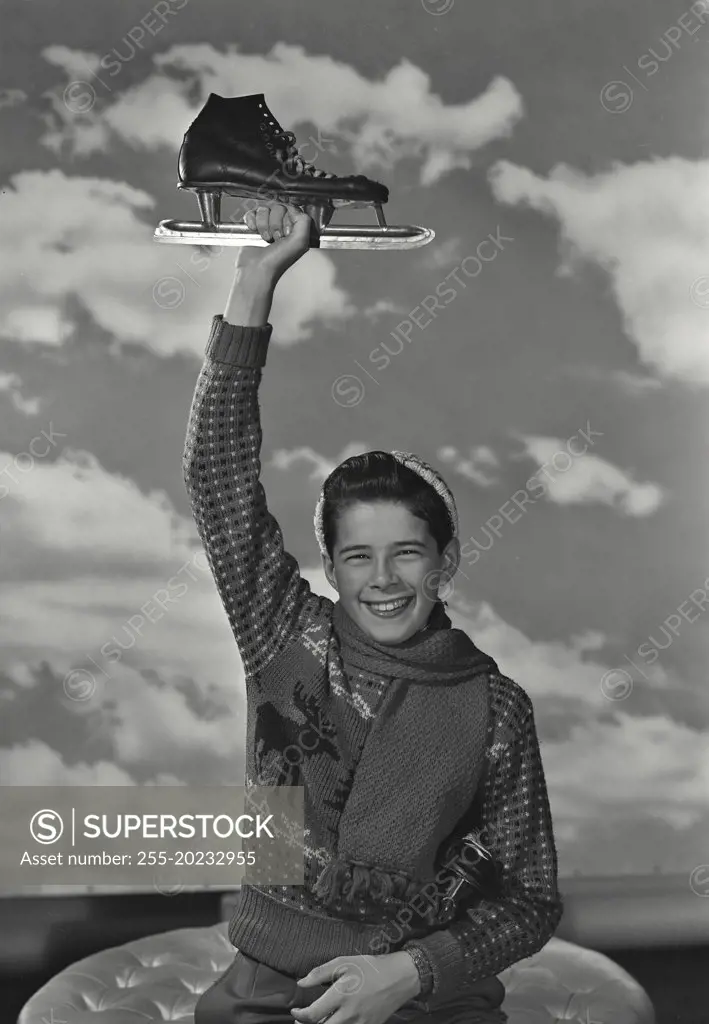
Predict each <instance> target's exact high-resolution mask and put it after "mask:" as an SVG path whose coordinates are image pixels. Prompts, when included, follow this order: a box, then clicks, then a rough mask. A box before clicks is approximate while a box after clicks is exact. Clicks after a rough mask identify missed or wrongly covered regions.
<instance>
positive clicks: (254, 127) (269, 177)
mask: <svg viewBox="0 0 709 1024" xmlns="http://www.w3.org/2000/svg"><path fill="white" fill-rule="evenodd" d="M178 174H179V182H178V188H181V189H188V190H190V191H193V192H195V193H196V196H197V200H198V203H199V209H200V216H201V221H200V222H199V223H195V222H187V221H161V222H160V224H159V226H158V228H157V230H156V232H155V239H156V240H157V241H160V242H182V243H188V244H197V245H200V244H201V245H215V244H218V245H268V244H269V243H267V242H265V241H264V240H263V239H262V238H261V236H260V235H259V233H258V232H257V231H251V230H250V229H249V228H247V227H246V226H245V225H244V224H243V223H236V222H235V220H234V219H232V220H231V221H230V222H229V223H226V224H225V223H222V219H221V199H222V195H223V194H224V193H226V194H227V195H231V196H238V197H242V198H243V199H245V200H246V202H245V203H242V204H240V208H239V210H238V212H237V218H238V220H240V221H242V220H243V216H244V213H245V212H246V211H248V210H253V209H255V207H256V206H257V205H258V202H259V200H278V201H281V202H283V203H291V204H294V205H296V206H299V207H300V208H301V209H304V210H305V211H306V212H307V213H308V214H309V215H310V217H311V218H312V221H313V233H312V237H311V244H312V245H313V246H322V247H326V248H367V249H369V248H373V249H380V248H397V249H401V248H413V247H416V246H419V245H425V244H426V243H427V242H429V241H431V239H432V238H433V237H434V236H433V232H432V231H430V230H428V229H426V228H419V227H417V226H404V227H397V226H391V227H390V226H387V224H386V220H385V219H384V213H383V211H382V204H383V203H386V202H387V200H388V198H389V190H388V189H387V187H386V186H385V185H382V184H380V183H379V182H377V181H372V180H371V179H370V178H367V177H365V176H364V175H362V174H358V175H351V176H346V177H340V176H338V175H335V174H330V173H328V172H327V171H324V170H321V169H319V168H317V167H316V166H315V165H314V164H312V163H309V162H308V161H307V160H304V159H303V158H302V157H301V156H300V154H299V153H298V149H297V146H296V139H295V135H294V134H293V132H290V131H285V130H284V129H283V128H282V127H281V125H280V124H279V123H278V121H277V120H276V119H275V117H274V116H273V114H272V113H271V111H270V110H269V109H268V107H267V105H266V102H265V99H264V96H263V93H254V94H252V95H249V96H237V97H233V98H225V97H222V96H218V95H217V94H216V93H210V95H209V98H208V100H207V102H206V104H205V105H204V107H203V108H202V110H201V111H200V113H199V114H198V115H197V117H196V118H195V120H194V121H193V122H192V124H191V125H190V127H189V128H188V130H187V132H186V133H185V136H184V139H183V142H182V146H181V149H180V154H179V159H178ZM341 206H354V207H369V206H373V207H374V208H375V211H376V216H377V227H358V226H354V225H348V226H342V227H339V228H328V224H329V223H330V220H331V218H332V216H333V213H334V212H335V208H336V207H341Z"/></svg>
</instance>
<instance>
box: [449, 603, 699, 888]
mask: <svg viewBox="0 0 709 1024" xmlns="http://www.w3.org/2000/svg"><path fill="white" fill-rule="evenodd" d="M448 611H449V614H450V617H451V620H452V623H453V625H454V626H455V627H457V628H459V629H463V630H464V631H465V632H466V633H467V634H468V636H470V637H471V638H472V640H473V641H474V643H475V644H476V646H477V647H479V648H480V649H481V650H483V651H485V652H486V653H489V654H491V655H492V657H493V658H494V659H495V661H496V662H497V664H498V666H499V667H500V670H501V671H502V672H503V673H504V674H505V675H507V676H509V677H511V678H512V679H514V680H515V682H517V683H518V684H519V685H520V686H522V687H523V689H524V690H525V691H526V692H527V693H528V694H529V696H530V697H531V699H532V702H533V704H534V707H535V720H536V724H537V729H538V731H539V730H544V729H545V727H548V725H549V724H550V722H551V719H552V717H553V715H554V712H555V710H556V714H557V715H558V716H559V718H560V722H559V724H558V725H556V726H555V731H556V736H555V737H554V738H544V739H543V741H542V756H543V761H544V770H545V774H546V778H547V785H548V788H549V793H550V799H551V801H552V807H553V813H554V822H555V831H557V832H558V835H559V837H560V838H563V842H564V845H565V846H566V851H565V856H566V857H567V858H568V859H570V860H572V861H573V860H575V859H576V858H577V857H578V858H579V859H583V851H581V850H576V851H575V850H574V843H575V842H576V841H577V840H578V839H579V837H580V835H581V833H582V831H583V829H584V828H587V827H588V826H589V824H590V823H592V822H594V821H598V820H600V819H601V818H606V817H610V818H611V819H612V820H613V821H615V822H617V823H618V824H619V825H622V824H626V825H628V826H629V829H628V843H629V847H628V849H629V850H632V844H633V834H634V832H635V831H636V829H637V824H638V820H639V819H644V818H651V819H656V820H658V821H662V822H668V823H670V824H671V825H672V826H673V827H674V828H675V829H678V830H682V829H685V828H689V827H690V826H692V825H694V824H695V823H696V822H698V821H701V820H702V819H703V817H704V816H705V815H706V811H707V807H706V794H707V792H709V758H707V756H706V751H707V750H708V749H709V731H708V730H707V729H706V728H704V729H703V730H702V727H701V725H697V727H690V726H688V725H686V724H683V723H680V722H677V721H675V720H674V719H673V718H672V716H671V713H670V709H671V703H672V695H673V692H675V693H676V690H677V688H678V687H680V686H681V685H682V684H681V683H680V682H679V681H678V680H675V679H671V678H668V677H667V676H665V675H664V673H662V672H661V671H660V672H657V673H655V675H654V676H652V677H649V676H648V677H646V678H645V679H644V680H642V681H641V683H640V684H637V685H636V689H631V690H630V692H629V693H628V694H627V699H624V700H620V699H613V696H614V693H616V694H618V693H619V691H614V690H613V689H612V688H611V689H610V691H609V688H608V686H607V685H606V686H605V687H604V680H607V678H608V675H607V674H608V673H609V671H611V666H609V665H607V664H605V663H604V662H603V661H602V660H600V659H599V658H598V657H597V656H594V654H593V652H594V651H599V650H600V649H601V648H602V647H603V646H604V642H605V638H604V636H603V634H601V633H600V632H598V631H595V630H594V631H586V632H584V633H581V634H579V635H578V636H573V637H570V638H569V639H568V640H567V641H559V640H552V641H545V640H533V639H531V638H530V637H528V636H527V635H525V633H524V632H523V631H522V630H520V629H517V628H516V627H514V626H512V625H511V624H510V623H508V622H505V621H504V619H502V618H501V616H500V615H499V614H498V613H497V612H496V611H495V610H494V609H493V608H492V607H491V605H490V604H488V603H487V602H485V601H480V602H475V603H471V602H469V601H466V600H465V599H464V598H462V597H461V596H460V595H459V594H458V593H457V592H455V591H454V593H453V596H452V597H451V598H450V600H449V609H448ZM640 690H642V695H640V694H639V693H638V691H640ZM648 691H651V692H652V694H653V695H654V700H655V701H657V700H660V701H664V702H666V706H667V712H666V713H653V714H647V713H646V709H647V704H646V703H645V702H646V701H647V700H648V696H649V693H648ZM609 692H610V696H609V695H608V693H609ZM653 706H654V707H655V708H657V707H658V705H657V703H655V704H654V705H653ZM570 766H573V771H571V770H570ZM673 856H674V857H676V849H675V853H674V854H673ZM637 857H638V861H640V854H639V853H638V854H637ZM632 859H633V857H632V854H631V855H630V860H631V863H632ZM614 861H615V869H616V870H617V863H618V861H617V858H616V857H609V859H608V865H609V870H613V867H614Z"/></svg>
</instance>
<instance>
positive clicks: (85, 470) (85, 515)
mask: <svg viewBox="0 0 709 1024" xmlns="http://www.w3.org/2000/svg"><path fill="white" fill-rule="evenodd" d="M45 448H46V445H45ZM13 466H14V460H13V457H12V455H11V454H10V453H9V452H0V480H2V481H3V484H4V486H5V487H6V488H7V490H8V493H7V494H5V495H4V499H3V500H4V505H3V512H4V513H5V515H4V523H5V524H6V526H5V528H6V529H11V530H12V535H13V539H14V546H15V549H16V550H17V551H30V550H31V551H32V552H34V553H41V552H50V553H53V554H54V555H55V556H56V557H57V562H61V563H62V564H65V565H66V566H67V568H68V567H69V566H72V567H73V568H74V570H75V571H76V570H78V569H79V567H81V566H86V565H88V564H91V563H94V564H95V561H96V559H97V558H99V559H104V560H105V561H104V564H106V563H107V562H113V563H114V565H115V567H116V568H118V566H119V565H125V564H126V563H129V562H130V563H133V564H139V565H140V566H142V567H144V568H147V567H148V566H150V565H153V566H154V565H164V564H167V563H168V562H169V560H170V559H175V558H185V557H188V556H189V554H190V553H191V550H192V546H191V545H190V544H189V540H190V539H191V538H192V537H193V535H194V526H193V524H192V523H189V522H187V521H186V520H185V519H184V518H183V517H181V516H178V515H177V514H176V513H175V511H174V509H173V507H172V504H171V502H170V501H169V499H168V498H167V495H166V494H165V493H164V492H161V491H152V492H151V493H149V494H147V495H145V494H143V493H142V492H141V491H140V490H139V488H138V487H137V485H136V484H135V483H134V481H133V480H131V479H129V478H128V477H122V476H120V475H119V474H115V473H109V472H108V471H107V470H105V469H104V468H103V466H101V464H100V463H99V461H98V459H97V458H96V456H94V455H92V454H91V452H88V451H79V450H76V449H72V448H64V449H62V450H61V452H60V454H59V457H58V458H56V459H55V460H54V461H52V462H49V461H42V460H36V461H35V462H34V464H33V466H32V467H31V468H30V470H29V472H27V471H22V472H18V470H17V467H15V468H14V470H13ZM47 503H49V504H50V505H51V514H50V515H48V514H47ZM136 523H140V530H136V526H135V524H136ZM11 564H12V558H10V565H11ZM7 568H9V566H8V567H7Z"/></svg>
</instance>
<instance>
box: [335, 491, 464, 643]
mask: <svg viewBox="0 0 709 1024" xmlns="http://www.w3.org/2000/svg"><path fill="white" fill-rule="evenodd" d="M459 559H460V545H459V543H458V541H457V540H456V538H453V539H452V540H451V541H450V542H449V544H447V545H446V547H445V549H444V550H443V552H441V553H440V554H439V552H438V547H437V545H436V542H435V540H434V539H433V537H432V535H431V533H430V531H429V528H428V523H426V522H425V521H424V520H423V519H419V517H418V516H415V515H413V514H412V513H411V512H410V511H409V510H408V508H406V506H405V505H402V504H399V503H397V502H392V501H374V502H356V503H354V504H352V505H350V506H348V507H347V508H346V509H345V510H344V511H343V512H342V513H341V514H340V516H339V518H338V521H337V529H336V536H335V543H334V550H333V560H332V561H330V559H329V558H323V567H324V570H325V574H326V576H327V579H328V582H329V583H330V586H331V587H334V589H335V590H337V592H338V594H339V597H340V603H341V605H342V607H343V608H344V610H345V611H346V612H347V614H348V615H349V616H350V618H352V619H353V620H354V621H355V622H356V623H357V625H358V626H359V627H360V629H362V630H363V631H364V632H365V633H367V635H368V636H371V637H372V639H373V640H377V641H379V642H380V643H384V644H398V643H402V642H403V641H404V640H408V638H409V637H411V636H413V635H414V633H417V632H418V631H419V630H420V629H422V628H423V627H424V626H425V625H426V622H427V621H428V617H429V615H430V614H431V611H432V610H433V607H434V604H435V602H436V588H437V584H438V582H439V580H440V576H441V571H442V570H443V572H444V574H445V576H444V578H445V577H448V578H450V577H452V576H453V575H454V573H455V571H456V569H457V567H458V562H459ZM400 599H401V600H400ZM392 602H394V603H395V606H394V605H392V606H391V608H390V607H389V605H390V604H391V603H392Z"/></svg>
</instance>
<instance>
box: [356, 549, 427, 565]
mask: <svg viewBox="0 0 709 1024" xmlns="http://www.w3.org/2000/svg"><path fill="white" fill-rule="evenodd" d="M420 553H421V552H420V551H419V550H418V549H417V548H403V549H402V550H401V551H399V552H397V554H399V555H419V554H420ZM355 558H369V555H367V554H366V553H365V552H364V551H360V552H358V553H357V554H356V555H350V557H349V558H348V559H347V561H348V562H352V561H354V559H355Z"/></svg>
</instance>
